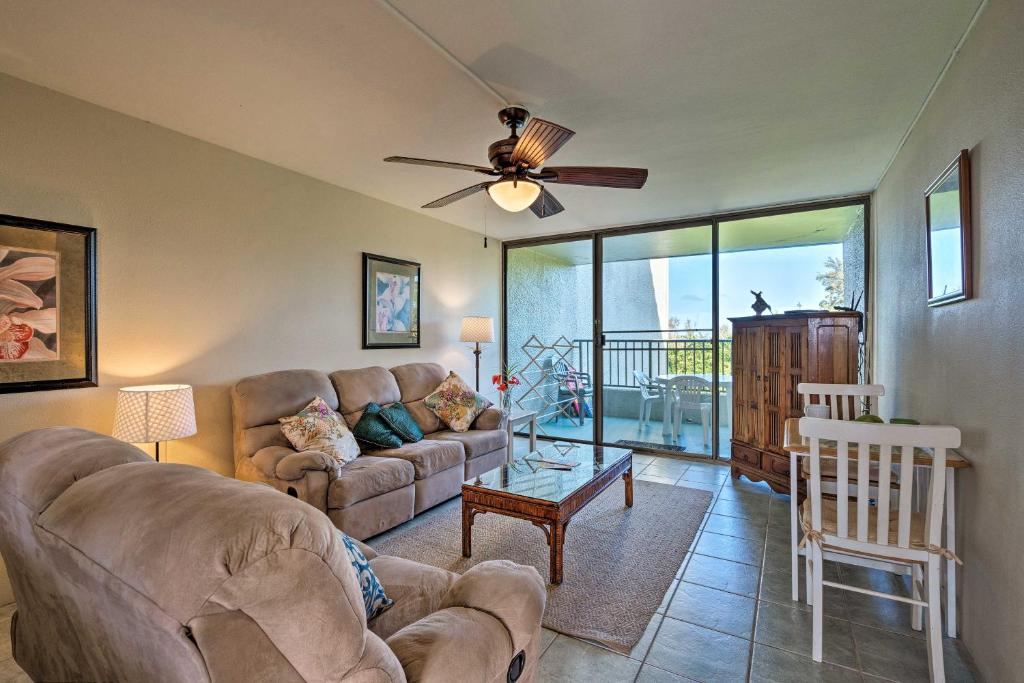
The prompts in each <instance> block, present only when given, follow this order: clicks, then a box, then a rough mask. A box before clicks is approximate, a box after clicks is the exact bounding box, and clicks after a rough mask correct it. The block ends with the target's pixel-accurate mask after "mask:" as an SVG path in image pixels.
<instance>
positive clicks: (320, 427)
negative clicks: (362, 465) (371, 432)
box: [278, 396, 359, 465]
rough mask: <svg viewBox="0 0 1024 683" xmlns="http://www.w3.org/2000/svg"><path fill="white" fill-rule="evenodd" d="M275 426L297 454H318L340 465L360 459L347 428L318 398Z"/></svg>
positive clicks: (353, 439) (283, 418)
mask: <svg viewBox="0 0 1024 683" xmlns="http://www.w3.org/2000/svg"><path fill="white" fill-rule="evenodd" d="M278 422H280V423H281V432H282V433H283V434H284V435H285V436H286V437H288V440H289V441H290V442H291V444H292V446H294V447H295V450H297V451H320V452H321V453H324V454H325V455H327V456H328V457H330V458H332V459H334V460H335V462H337V463H338V464H339V465H344V464H345V463H347V462H351V461H352V460H355V459H356V458H357V457H359V444H357V443H356V438H355V437H354V436H352V432H351V431H349V428H348V425H346V424H345V421H344V420H342V419H341V416H340V415H338V413H336V412H334V410H332V409H331V407H330V406H328V405H327V403H326V402H325V401H324V400H323V399H322V398H320V397H319V396H317V397H316V398H315V399H313V400H312V401H310V403H309V405H308V406H306V407H305V408H303V409H302V410H300V411H299V412H298V413H296V414H295V415H292V416H291V417H281V418H278Z"/></svg>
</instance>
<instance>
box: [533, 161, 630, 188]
mask: <svg viewBox="0 0 1024 683" xmlns="http://www.w3.org/2000/svg"><path fill="white" fill-rule="evenodd" d="M537 177H538V178H540V179H542V180H544V182H548V183H562V184H563V185H593V186H595V187H621V188H628V189H633V190H639V189H640V188H641V187H643V186H644V183H646V182H647V169H646V168H622V167H617V166H547V167H545V168H544V169H543V170H542V171H541V172H540V173H539V174H538V175H537Z"/></svg>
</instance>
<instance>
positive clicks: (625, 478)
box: [622, 466, 633, 508]
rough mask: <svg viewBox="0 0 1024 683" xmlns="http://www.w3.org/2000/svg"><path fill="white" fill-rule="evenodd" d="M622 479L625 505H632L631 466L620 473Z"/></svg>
mask: <svg viewBox="0 0 1024 683" xmlns="http://www.w3.org/2000/svg"><path fill="white" fill-rule="evenodd" d="M622 481H624V482H625V483H626V507H628V508H631V507H633V467H632V466H630V468H629V469H628V470H626V471H625V472H623V473H622Z"/></svg>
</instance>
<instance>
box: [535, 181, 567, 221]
mask: <svg viewBox="0 0 1024 683" xmlns="http://www.w3.org/2000/svg"><path fill="white" fill-rule="evenodd" d="M530 211H533V215H535V216H536V217H537V218H547V217H548V216H554V215H555V214H556V213H561V212H563V211H565V207H564V206H562V202H560V201H558V200H557V199H555V196H554V195H553V194H551V193H550V192H548V189H547V188H546V187H545V188H543V189H541V191H540V196H539V197H537V199H535V200H534V202H533V204H530Z"/></svg>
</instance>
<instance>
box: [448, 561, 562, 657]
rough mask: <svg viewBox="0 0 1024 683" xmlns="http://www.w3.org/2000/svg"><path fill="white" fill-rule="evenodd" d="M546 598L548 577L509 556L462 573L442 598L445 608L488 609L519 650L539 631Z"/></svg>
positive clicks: (482, 610)
mask: <svg viewBox="0 0 1024 683" xmlns="http://www.w3.org/2000/svg"><path fill="white" fill-rule="evenodd" d="M546 600H547V591H546V590H545V586H544V580H543V579H542V578H541V576H540V574H538V573H537V570H536V569H534V568H533V567H527V566H524V565H521V564H516V563H515V562H510V561H508V560H489V561H487V562H481V563H480V564H478V565H476V566H475V567H471V568H470V569H469V570H467V571H466V573H465V574H463V575H462V576H460V577H459V578H458V579H457V580H456V581H455V583H453V584H452V587H451V588H450V589H449V590H448V593H447V594H446V595H445V596H444V599H443V600H442V601H441V608H442V609H445V608H448V607H470V608H472V609H476V610H479V611H481V612H487V613H488V614H490V615H491V616H493V617H495V618H496V619H498V621H500V622H501V623H502V624H503V625H504V626H505V628H506V630H508V632H509V635H511V636H512V642H513V646H514V649H515V652H519V651H520V650H525V649H526V646H527V645H528V644H529V642H530V639H531V638H533V637H534V635H535V634H536V633H537V632H538V631H539V629H540V623H541V618H542V617H543V616H544V603H545V602H546Z"/></svg>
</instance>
